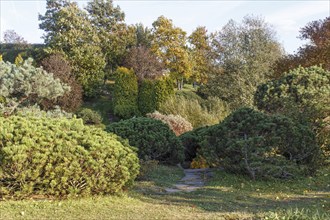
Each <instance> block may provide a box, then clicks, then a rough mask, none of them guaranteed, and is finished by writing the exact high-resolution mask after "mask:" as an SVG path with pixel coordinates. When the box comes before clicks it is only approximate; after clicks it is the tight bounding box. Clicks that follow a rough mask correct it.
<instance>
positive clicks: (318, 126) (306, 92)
mask: <svg viewBox="0 0 330 220" xmlns="http://www.w3.org/2000/svg"><path fill="white" fill-rule="evenodd" d="M329 97H330V71H326V70H324V69H322V68H321V67H318V66H312V67H308V68H303V67H299V68H297V69H294V70H292V71H290V72H289V73H288V74H286V75H284V76H283V77H282V78H280V79H278V80H273V81H269V82H267V83H264V84H261V85H260V86H259V87H258V89H257V92H256V93H255V96H254V99H255V104H256V106H257V107H258V108H259V109H260V110H264V111H266V112H268V113H280V114H284V115H286V116H288V117H290V118H293V119H294V120H296V121H299V122H300V123H305V124H311V125H312V126H313V129H314V130H315V131H316V134H317V137H318V142H319V144H320V145H322V149H323V150H324V153H325V155H326V156H328V158H330V136H329V135H328V134H329V132H328V129H329V127H330V120H329V118H330V117H329V115H330V98H329Z"/></svg>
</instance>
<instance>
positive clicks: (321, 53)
mask: <svg viewBox="0 0 330 220" xmlns="http://www.w3.org/2000/svg"><path fill="white" fill-rule="evenodd" d="M300 39H302V40H308V43H307V44H305V45H304V46H302V47H300V48H299V49H298V52H297V53H296V54H290V55H286V56H284V57H283V58H282V59H280V60H279V61H278V62H276V65H275V67H274V78H280V77H281V76H283V75H284V73H285V72H289V71H290V70H292V69H295V68H297V67H299V66H303V67H309V66H313V65H322V67H323V68H325V69H327V70H330V59H329V57H330V17H327V18H325V19H323V20H317V21H312V22H310V23H308V24H307V25H306V26H305V27H303V28H302V29H301V30H300Z"/></svg>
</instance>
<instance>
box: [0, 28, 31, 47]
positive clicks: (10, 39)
mask: <svg viewBox="0 0 330 220" xmlns="http://www.w3.org/2000/svg"><path fill="white" fill-rule="evenodd" d="M3 42H4V43H5V44H20V45H26V44H27V41H26V40H24V38H23V37H21V36H19V35H18V34H17V33H16V32H15V31H14V30H6V31H5V32H4V34H3Z"/></svg>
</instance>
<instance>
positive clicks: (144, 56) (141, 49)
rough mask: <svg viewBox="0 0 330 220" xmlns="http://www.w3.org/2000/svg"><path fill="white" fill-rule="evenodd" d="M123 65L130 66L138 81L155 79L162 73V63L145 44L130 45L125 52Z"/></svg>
mask: <svg viewBox="0 0 330 220" xmlns="http://www.w3.org/2000/svg"><path fill="white" fill-rule="evenodd" d="M123 66H125V67H127V68H132V69H133V70H134V73H135V74H136V76H137V77H138V80H139V82H142V80H144V79H156V78H159V77H160V76H162V75H163V65H162V63H161V62H159V60H157V57H156V56H155V55H154V54H153V53H152V52H151V50H150V49H148V48H147V47H145V46H138V47H132V48H131V49H130V50H129V52H128V53H127V55H126V57H125V59H124V62H123Z"/></svg>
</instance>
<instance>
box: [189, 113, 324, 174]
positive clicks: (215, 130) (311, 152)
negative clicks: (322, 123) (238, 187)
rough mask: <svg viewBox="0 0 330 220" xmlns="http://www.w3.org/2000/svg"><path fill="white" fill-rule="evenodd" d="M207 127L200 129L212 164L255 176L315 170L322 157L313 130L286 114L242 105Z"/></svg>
mask: <svg viewBox="0 0 330 220" xmlns="http://www.w3.org/2000/svg"><path fill="white" fill-rule="evenodd" d="M205 129H206V131H202V130H200V131H198V132H197V134H200V135H199V137H201V138H200V139H199V140H197V142H198V144H199V147H200V151H199V152H200V155H201V156H203V157H204V158H206V159H207V161H208V163H209V164H210V165H218V166H222V167H223V168H224V169H225V170H227V171H229V172H233V173H238V174H246V175H249V176H250V177H251V178H252V179H257V178H293V177H297V176H298V175H301V174H305V175H306V174H312V173H313V172H314V171H315V170H316V169H317V168H318V167H319V165H320V163H321V160H322V157H321V151H320V147H319V146H318V145H317V144H316V140H315V135H314V133H313V132H312V130H310V128H309V127H307V126H304V125H301V124H297V123H294V122H293V121H292V120H291V119H289V118H287V117H284V116H268V115H266V114H263V113H260V112H257V111H255V110H252V109H249V108H242V109H239V110H237V111H235V112H234V113H232V114H231V115H229V116H228V117H227V118H226V119H225V120H224V121H223V122H222V123H220V124H218V125H214V126H212V127H209V128H205ZM201 134H202V135H201ZM194 141H196V140H194ZM188 143H191V142H188ZM193 143H194V142H193Z"/></svg>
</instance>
